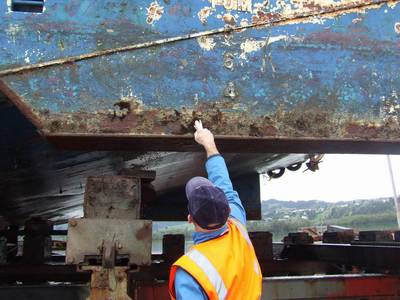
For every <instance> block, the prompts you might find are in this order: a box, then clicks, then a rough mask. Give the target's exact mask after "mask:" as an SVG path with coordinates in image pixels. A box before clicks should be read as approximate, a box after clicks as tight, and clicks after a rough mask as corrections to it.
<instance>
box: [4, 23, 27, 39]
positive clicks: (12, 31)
mask: <svg viewBox="0 0 400 300" xmlns="http://www.w3.org/2000/svg"><path fill="white" fill-rule="evenodd" d="M4 31H5V33H6V34H7V35H8V36H9V37H10V38H11V40H12V41H13V42H14V43H15V40H16V38H17V36H18V34H19V33H21V32H23V31H24V28H23V27H21V26H20V25H19V24H17V23H10V24H9V25H8V27H7V28H6V29H5V30H4Z"/></svg>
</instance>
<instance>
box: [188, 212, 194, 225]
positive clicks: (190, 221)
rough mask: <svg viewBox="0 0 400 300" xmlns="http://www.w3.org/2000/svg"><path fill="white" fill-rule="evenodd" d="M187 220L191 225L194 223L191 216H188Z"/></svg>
mask: <svg viewBox="0 0 400 300" xmlns="http://www.w3.org/2000/svg"><path fill="white" fill-rule="evenodd" d="M187 220H188V222H189V223H193V219H192V216H191V215H190V214H189V215H188V216H187Z"/></svg>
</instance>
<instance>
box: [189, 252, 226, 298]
mask: <svg viewBox="0 0 400 300" xmlns="http://www.w3.org/2000/svg"><path fill="white" fill-rule="evenodd" d="M186 255H187V256H188V257H189V258H190V259H191V260H193V261H194V262H195V263H196V264H197V265H198V266H199V267H200V268H201V269H202V270H203V271H204V273H205V274H206V275H207V277H208V279H209V280H210V282H211V284H212V285H213V286H214V289H215V291H216V292H217V294H218V299H225V297H226V294H227V291H226V287H225V284H224V282H223V280H222V278H221V276H220V275H219V273H218V271H217V270H216V269H215V268H214V266H213V265H212V264H211V262H210V261H209V260H208V259H207V257H205V256H204V255H203V254H202V253H200V252H199V251H197V250H196V249H192V250H191V251H189V253H187V254H186Z"/></svg>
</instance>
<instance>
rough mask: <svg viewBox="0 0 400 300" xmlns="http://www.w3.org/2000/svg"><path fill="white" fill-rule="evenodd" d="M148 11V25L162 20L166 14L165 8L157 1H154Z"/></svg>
mask: <svg viewBox="0 0 400 300" xmlns="http://www.w3.org/2000/svg"><path fill="white" fill-rule="evenodd" d="M146 10H147V19H146V22H147V24H153V23H154V22H156V21H158V20H160V19H161V17H162V15H163V14H164V7H162V6H160V5H159V4H158V2H157V1H154V2H152V3H151V4H150V6H149V7H148V8H146Z"/></svg>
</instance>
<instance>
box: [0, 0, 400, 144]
mask: <svg viewBox="0 0 400 300" xmlns="http://www.w3.org/2000/svg"><path fill="white" fill-rule="evenodd" d="M254 2H255V1H242V2H241V1H239V2H237V1H236V2H235V1H211V3H210V2H209V1H191V2H187V1H174V0H170V1H163V2H161V1H159V2H157V1H144V0H142V1H135V2H129V1H122V0H121V1H96V3H95V4H93V3H92V1H61V0H59V1H46V2H45V7H46V10H45V12H44V13H43V14H34V15H33V14H29V13H16V12H15V13H14V12H11V13H10V12H7V10H8V8H7V7H6V5H5V4H4V3H2V4H1V5H0V10H1V11H2V12H3V13H2V14H3V16H2V19H1V21H0V24H1V26H2V27H4V28H6V30H5V31H3V32H2V33H1V34H0V42H1V43H2V44H4V45H5V44H6V45H7V47H6V48H5V49H3V51H1V53H0V58H1V62H0V65H1V69H2V71H1V73H0V75H1V81H2V84H1V87H2V90H3V91H4V92H5V93H6V94H7V95H8V96H9V97H10V99H11V100H12V101H14V103H16V104H17V106H18V107H19V108H21V110H22V111H23V112H24V113H25V114H26V115H27V116H28V117H29V118H30V119H31V120H32V121H33V122H34V124H35V125H36V126H37V127H38V128H39V129H40V130H41V131H42V132H43V133H44V134H45V135H47V136H49V137H50V138H51V137H54V136H63V137H66V136H69V137H71V136H79V137H81V140H80V141H82V140H83V138H82V137H84V136H89V137H93V136H98V137H114V138H117V139H118V138H121V140H122V139H123V138H126V137H128V138H129V137H136V138H137V137H138V138H141V137H152V136H154V137H156V138H159V139H161V140H162V139H163V138H165V137H179V138H183V139H185V138H189V137H190V133H191V132H192V125H193V122H194V120H195V119H197V118H201V119H203V120H204V123H205V124H206V126H208V127H210V128H211V129H212V130H213V131H214V132H215V133H216V134H218V135H219V137H220V138H221V139H223V140H239V141H240V140H248V139H249V138H250V139H251V138H256V139H257V141H258V140H262V141H271V139H275V140H277V139H278V140H292V141H297V140H317V141H320V142H322V143H324V142H328V141H356V142H358V141H376V142H392V143H396V144H397V143H398V142H399V140H400V127H399V122H398V117H399V114H400V102H399V101H400V99H399V97H400V90H399V86H400V76H399V75H398V70H399V67H400V51H399V50H400V23H399V22H400V18H399V15H400V14H399V13H400V5H397V4H398V2H399V1H357V0H353V1H348V0H342V1H330V0H320V1H314V2H313V3H312V4H310V3H309V1H308V2H307V1H289V0H287V1H276V2H275V1H270V2H269V3H268V4H266V3H265V6H262V5H261V4H262V3H259V4H257V3H254ZM249 3H250V4H251V5H250V4H249ZM213 6H214V7H213ZM227 8H231V9H227ZM232 8H233V9H232ZM80 144H82V143H80ZM158 147H159V148H158ZM111 148H112V147H111ZM153 148H154V150H161V148H162V147H161V146H159V145H158V146H157V145H156V146H154V147H153ZM244 148H246V147H244V146H243V144H242V148H241V149H242V150H243V151H246V149H244ZM174 150H176V149H174ZM322 150H324V149H322ZM257 151H259V150H257ZM346 151H348V150H345V152H346ZM358 152H360V151H358Z"/></svg>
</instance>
